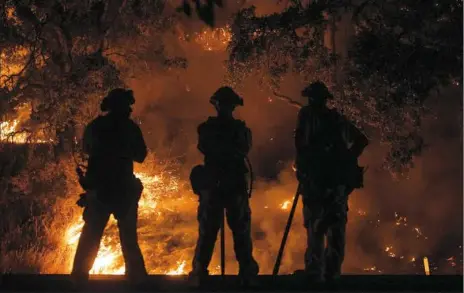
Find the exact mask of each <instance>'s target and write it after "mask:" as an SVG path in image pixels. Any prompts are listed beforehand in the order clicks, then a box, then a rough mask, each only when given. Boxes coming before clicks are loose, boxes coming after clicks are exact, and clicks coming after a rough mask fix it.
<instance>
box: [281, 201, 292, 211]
mask: <svg viewBox="0 0 464 293" xmlns="http://www.w3.org/2000/svg"><path fill="white" fill-rule="evenodd" d="M291 204H292V202H291V201H289V200H286V201H284V202H283V203H282V204H281V205H280V208H281V209H282V210H287V209H288V208H289V207H290V205H291Z"/></svg>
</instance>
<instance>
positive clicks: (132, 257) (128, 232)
mask: <svg viewBox="0 0 464 293" xmlns="http://www.w3.org/2000/svg"><path fill="white" fill-rule="evenodd" d="M137 212H138V203H135V204H133V206H132V207H131V208H130V210H129V211H128V213H127V214H126V216H125V217H124V218H123V219H120V220H118V228H119V238H120V240H121V249H122V254H123V256H124V262H125V265H126V275H127V276H128V277H129V278H131V279H139V278H143V277H145V276H146V275H147V271H146V268H145V262H144V259H143V255H142V251H141V250H140V246H139V244H138V240H137Z"/></svg>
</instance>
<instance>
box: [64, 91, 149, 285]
mask: <svg viewBox="0 0 464 293" xmlns="http://www.w3.org/2000/svg"><path fill="white" fill-rule="evenodd" d="M134 102H135V99H134V96H133V93H132V91H131V90H126V89H122V88H119V89H114V90H112V91H110V92H109V94H108V95H107V96H106V97H105V98H104V99H103V101H102V103H101V105H100V108H101V110H102V111H103V112H107V114H106V115H101V116H98V117H97V118H96V119H94V120H93V121H91V122H90V123H89V124H88V125H87V127H86V128H85V131H84V138H83V149H84V152H85V153H86V154H87V155H88V156H89V159H88V164H87V171H86V173H85V174H84V173H83V171H82V170H80V169H79V168H78V174H79V177H80V178H79V183H80V184H81V186H82V187H83V189H84V190H85V191H86V192H85V193H84V194H82V195H81V199H80V200H79V201H78V205H79V206H81V207H83V208H84V213H83V219H84V222H85V223H84V227H83V228H82V233H81V235H80V237H79V243H78V245H77V250H76V254H75V257H74V263H73V269H72V273H71V275H72V277H73V280H74V281H75V283H76V285H78V286H80V285H82V284H85V282H86V281H87V280H88V277H89V271H90V269H91V268H92V266H93V263H94V261H95V258H96V256H97V252H98V248H99V246H100V241H101V238H102V235H103V231H104V229H105V226H106V224H107V223H108V220H109V218H110V215H111V214H113V216H114V217H115V218H116V220H117V222H118V229H119V236H120V240H121V249H122V252H123V256H124V261H125V264H126V275H127V276H128V278H129V280H130V281H132V282H134V283H136V284H139V283H140V282H142V281H143V280H144V279H145V277H146V275H147V271H146V269H145V264H144V259H143V256H142V252H141V250H140V247H139V245H138V242H137V210H138V201H139V199H140V197H141V195H142V190H143V185H142V183H141V181H140V180H139V179H138V178H136V177H135V176H134V161H135V162H138V163H142V162H143V161H144V160H145V157H146V155H147V147H146V145H145V141H144V139H143V135H142V132H141V130H140V128H139V126H138V125H137V124H136V123H134V121H132V120H131V119H130V114H131V112H132V109H131V105H132V104H134Z"/></svg>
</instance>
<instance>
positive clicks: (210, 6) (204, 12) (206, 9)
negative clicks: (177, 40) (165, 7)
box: [177, 0, 223, 27]
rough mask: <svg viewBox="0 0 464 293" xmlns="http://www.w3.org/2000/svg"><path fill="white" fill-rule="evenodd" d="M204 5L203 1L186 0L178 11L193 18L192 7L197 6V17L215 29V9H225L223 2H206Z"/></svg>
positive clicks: (220, 0) (218, 0)
mask: <svg viewBox="0 0 464 293" xmlns="http://www.w3.org/2000/svg"><path fill="white" fill-rule="evenodd" d="M204 2H206V3H202V1H201V0H184V1H183V3H182V6H180V7H178V8H177V11H179V12H183V13H185V14H186V15H187V16H189V17H191V16H192V5H194V6H195V12H196V15H197V16H198V17H199V18H200V19H201V20H202V21H204V22H205V23H206V24H207V25H209V26H211V27H214V24H215V18H214V7H215V6H218V7H223V0H206V1H204Z"/></svg>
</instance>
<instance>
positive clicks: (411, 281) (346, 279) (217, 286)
mask: <svg viewBox="0 0 464 293" xmlns="http://www.w3.org/2000/svg"><path fill="white" fill-rule="evenodd" d="M1 280H2V283H1V285H0V291H2V292H70V291H73V289H72V286H71V283H70V281H69V277H68V276H67V275H16V274H15V275H3V276H2V279H1ZM193 291H197V292H198V291H203V292H214V291H219V292H221V291H234V292H244V291H263V292H290V291H293V292H308V291H318V292H321V291H342V292H419V291H420V292H463V276H462V275H454V276H453V275H433V276H425V275H347V276H342V278H341V280H340V281H339V282H338V284H336V285H335V284H330V285H319V286H318V285H316V284H310V283H309V282H308V281H307V280H305V278H303V277H301V276H294V275H281V276H278V277H277V278H273V277H272V276H266V275H263V276H259V277H258V278H257V280H256V284H255V286H254V287H252V288H249V289H244V288H241V287H240V286H239V282H238V279H237V277H236V276H225V277H224V278H222V277H221V276H211V277H210V279H209V282H208V286H207V287H205V288H196V289H195V288H190V287H189V285H188V283H187V282H186V276H161V275H151V276H150V277H149V279H148V281H147V283H146V284H144V285H143V286H140V287H139V288H131V287H130V286H129V285H128V284H127V282H126V281H124V279H123V277H122V276H93V277H92V278H91V280H90V282H89V283H88V285H87V286H86V287H85V288H82V289H81V292H193Z"/></svg>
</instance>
